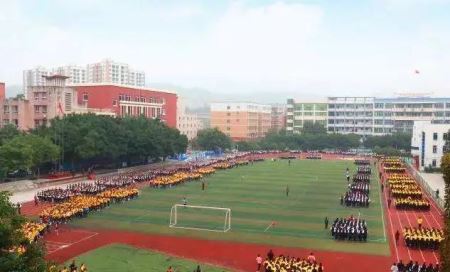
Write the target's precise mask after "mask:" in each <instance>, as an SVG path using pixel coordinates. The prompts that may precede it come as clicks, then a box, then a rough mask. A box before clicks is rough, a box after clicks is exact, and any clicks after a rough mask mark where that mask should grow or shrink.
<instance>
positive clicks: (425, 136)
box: [411, 121, 450, 171]
mask: <svg viewBox="0 0 450 272" xmlns="http://www.w3.org/2000/svg"><path fill="white" fill-rule="evenodd" d="M449 131H450V124H434V123H432V122H431V121H416V122H414V125H413V133H412V138H411V155H412V156H413V160H414V162H415V166H416V167H417V168H418V169H419V170H421V171H423V170H424V169H425V168H426V167H427V168H438V167H440V165H441V158H442V156H443V154H444V146H445V142H446V140H447V138H448V137H449Z"/></svg>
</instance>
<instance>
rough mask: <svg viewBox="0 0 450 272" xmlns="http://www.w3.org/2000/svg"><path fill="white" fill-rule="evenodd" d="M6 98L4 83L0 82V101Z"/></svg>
mask: <svg viewBox="0 0 450 272" xmlns="http://www.w3.org/2000/svg"><path fill="white" fill-rule="evenodd" d="M5 98H6V90H5V83H3V82H0V101H2V100H4V99H5Z"/></svg>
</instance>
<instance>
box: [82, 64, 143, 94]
mask: <svg viewBox="0 0 450 272" xmlns="http://www.w3.org/2000/svg"><path fill="white" fill-rule="evenodd" d="M87 82H88V83H103V84H106V83H112V84H119V85H131V86H138V87H144V86H145V73H144V72H142V71H136V70H133V69H131V68H130V66H129V65H128V64H126V63H121V62H116V61H113V60H110V59H106V60H103V61H101V62H97V63H91V64H88V65H87Z"/></svg>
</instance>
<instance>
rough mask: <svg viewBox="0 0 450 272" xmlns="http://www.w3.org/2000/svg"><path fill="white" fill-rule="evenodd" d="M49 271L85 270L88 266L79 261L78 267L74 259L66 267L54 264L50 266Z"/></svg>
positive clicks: (78, 271)
mask: <svg viewBox="0 0 450 272" xmlns="http://www.w3.org/2000/svg"><path fill="white" fill-rule="evenodd" d="M48 271H49V272H87V271H88V268H87V266H86V265H85V264H84V263H81V265H80V268H78V266H77V265H76V263H75V260H73V261H72V263H71V264H70V265H69V266H68V267H67V266H63V267H62V268H59V267H57V266H56V265H52V266H50V268H49V270H48Z"/></svg>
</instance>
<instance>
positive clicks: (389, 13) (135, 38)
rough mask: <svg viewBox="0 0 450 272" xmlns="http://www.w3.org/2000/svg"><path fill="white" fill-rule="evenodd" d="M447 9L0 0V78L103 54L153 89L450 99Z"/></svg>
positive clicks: (360, 3) (378, 3) (419, 1)
mask: <svg viewBox="0 0 450 272" xmlns="http://www.w3.org/2000/svg"><path fill="white" fill-rule="evenodd" d="M449 12H450V0H367V1H364V0H353V1H345V0H328V1H320V0H309V1H307V0H305V1H263V0H254V1H219V0H205V1H186V0H184V1H168V0H161V1H144V0H142V1H133V0H127V1H124V0H118V1H114V0H70V1H69V0H68V1H64V0H39V1H34V0H29V1H19V0H18V1H14V0H0V81H5V82H6V83H7V85H13V84H21V80H22V70H23V69H26V68H31V67H34V66H37V65H44V66H57V65H64V64H79V65H81V64H86V63H89V62H95V61H99V60H101V59H104V58H112V59H114V60H117V61H122V62H127V63H129V64H130V65H131V66H132V67H134V68H137V69H141V70H144V71H145V72H146V75H147V84H148V85H150V86H151V84H152V82H164V83H171V84H175V85H180V86H185V87H200V88H205V89H208V90H209V91H211V92H222V93H223V92H231V93H251V92H256V91H262V92H273V93H280V92H282V93H285V92H295V93H296V95H297V96H298V97H301V96H302V94H305V95H306V94H308V95H315V96H326V95H393V94H394V93H395V92H405V91H409V92H433V93H434V95H449V94H450V16H449ZM416 69H417V70H419V71H420V74H415V73H414V70H416Z"/></svg>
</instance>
